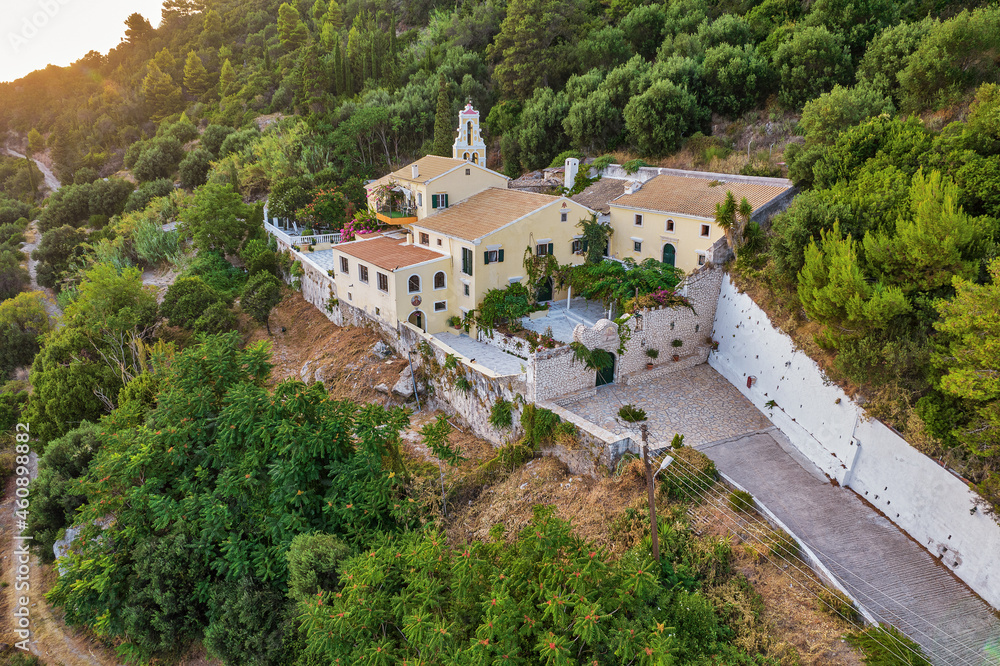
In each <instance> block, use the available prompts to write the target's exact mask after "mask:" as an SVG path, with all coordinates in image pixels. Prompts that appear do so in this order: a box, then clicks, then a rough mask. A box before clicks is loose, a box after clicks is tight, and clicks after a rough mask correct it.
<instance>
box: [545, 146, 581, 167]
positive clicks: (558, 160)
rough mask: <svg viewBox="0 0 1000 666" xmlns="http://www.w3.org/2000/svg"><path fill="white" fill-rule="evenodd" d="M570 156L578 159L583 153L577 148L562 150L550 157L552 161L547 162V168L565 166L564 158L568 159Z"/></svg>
mask: <svg viewBox="0 0 1000 666" xmlns="http://www.w3.org/2000/svg"><path fill="white" fill-rule="evenodd" d="M571 157H575V158H576V159H578V160H582V159H583V153H581V152H580V151H579V150H564V151H562V152H561V153H559V154H558V155H556V156H555V157H553V158H552V163H551V164H549V168H550V169H554V168H556V167H561V166H565V165H566V160H568V159H569V158H571Z"/></svg>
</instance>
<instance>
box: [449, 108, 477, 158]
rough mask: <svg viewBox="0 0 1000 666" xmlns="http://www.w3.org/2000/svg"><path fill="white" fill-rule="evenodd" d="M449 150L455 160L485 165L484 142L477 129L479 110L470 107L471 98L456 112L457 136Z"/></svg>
mask: <svg viewBox="0 0 1000 666" xmlns="http://www.w3.org/2000/svg"><path fill="white" fill-rule="evenodd" d="M451 151H452V154H451V156H452V157H454V158H455V159H456V160H465V161H467V162H472V163H474V164H479V165H482V166H486V144H485V143H484V142H483V134H482V131H481V130H480V129H479V112H478V111H476V110H475V109H474V108H472V100H471V99H470V100H469V101H468V103H467V104H466V105H465V108H464V109H462V110H461V111H460V112H459V114H458V136H456V137H455V143H454V144H452V148H451Z"/></svg>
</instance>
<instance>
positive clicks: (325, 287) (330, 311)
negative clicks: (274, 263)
mask: <svg viewBox="0 0 1000 666" xmlns="http://www.w3.org/2000/svg"><path fill="white" fill-rule="evenodd" d="M302 270H303V271H304V274H303V275H302V278H301V283H302V297H303V298H304V299H306V300H307V301H309V302H310V303H312V304H313V305H315V306H316V309H317V310H319V311H320V312H322V313H323V314H324V315H326V318H327V319H329V320H330V321H332V322H333V323H334V324H337V325H338V326H343V325H344V318H343V314H342V311H341V309H340V308H337V307H335V308H329V307H328V304H329V301H330V298H331V297H334V296H336V294H337V287H336V285H335V284H334V281H333V278H332V277H330V276H329V275H327V274H326V272H325V271H321V270H320V269H318V268H316V267H315V266H313V265H311V264H310V263H308V262H305V261H303V262H302Z"/></svg>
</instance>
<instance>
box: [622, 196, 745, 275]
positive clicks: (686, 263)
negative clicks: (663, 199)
mask: <svg viewBox="0 0 1000 666" xmlns="http://www.w3.org/2000/svg"><path fill="white" fill-rule="evenodd" d="M637 214H638V215H642V226H636V224H635V216H636V215H637ZM667 220H673V221H674V230H673V231H672V232H670V231H667ZM703 224H707V225H708V227H709V234H708V237H704V236H702V235H701V227H702V225H703ZM611 227H612V228H613V229H614V233H613V234H612V235H611V254H612V256H615V257H617V258H619V259H625V258H627V257H631V258H632V259H635V260H636V261H642V260H643V259H649V258H650V257H652V258H654V259H656V260H657V261H662V260H663V246H664V245H666V244H667V243H669V244H671V245H673V246H674V252H675V260H674V265H675V266H677V267H678V268H680V269H681V270H683V271H684V272H685V273H690V272H691V271H693V270H694V269H696V268H698V266H699V264H698V257H699V253H702V254H704V253H706V252H708V249H709V248H710V247H712V244H713V243H715V242H716V241H717V240H719V239H720V238H722V237H724V236H725V235H726V234H725V232H724V231H723V230H722V228H721V227H719V226H718V225H717V224H716V223H715V221H714V220H710V219H702V218H696V217H691V216H684V215H676V214H673V213H661V212H657V211H649V210H642V209H639V208H626V207H623V206H616V205H614V204H612V205H611ZM634 238H638V239H640V240H641V242H642V251H641V252H636V251H635V249H634V240H633V239H634Z"/></svg>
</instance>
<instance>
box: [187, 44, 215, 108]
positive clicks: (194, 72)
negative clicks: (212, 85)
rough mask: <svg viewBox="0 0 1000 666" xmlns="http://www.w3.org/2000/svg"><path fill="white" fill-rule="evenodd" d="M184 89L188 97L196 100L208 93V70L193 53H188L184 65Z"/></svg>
mask: <svg viewBox="0 0 1000 666" xmlns="http://www.w3.org/2000/svg"><path fill="white" fill-rule="evenodd" d="M184 87H185V88H187V91H188V94H189V95H191V96H192V97H195V98H197V99H200V98H201V97H202V96H203V95H204V94H205V93H206V92H208V88H209V81H208V70H206V69H205V65H203V64H202V63H201V58H199V57H198V54H197V53H195V52H194V51H189V52H188V54H187V62H185V63H184Z"/></svg>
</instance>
